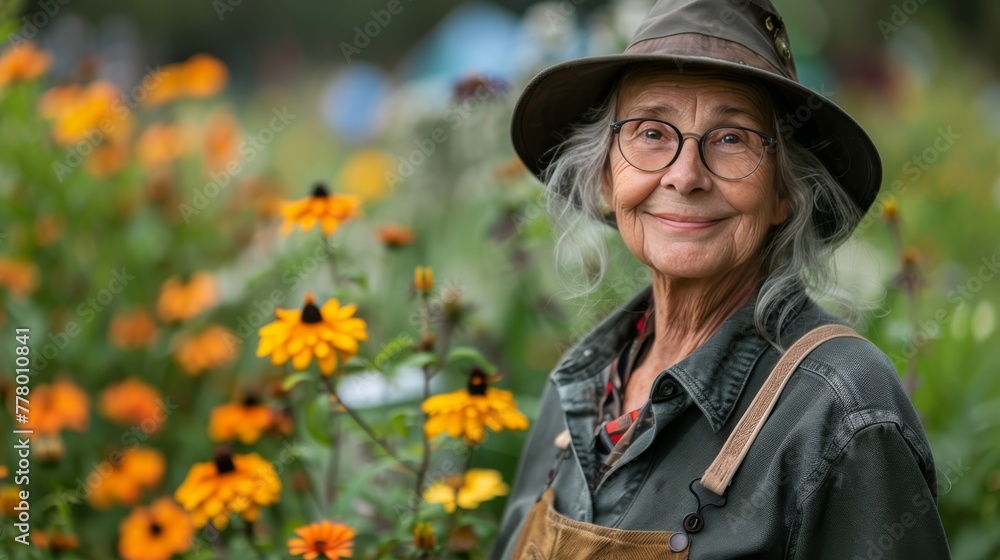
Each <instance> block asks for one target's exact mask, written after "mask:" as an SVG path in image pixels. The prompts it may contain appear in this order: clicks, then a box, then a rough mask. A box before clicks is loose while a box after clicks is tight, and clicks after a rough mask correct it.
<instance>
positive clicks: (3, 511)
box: [0, 484, 21, 517]
mask: <svg viewBox="0 0 1000 560" xmlns="http://www.w3.org/2000/svg"><path fill="white" fill-rule="evenodd" d="M20 503H21V489H20V488H18V487H17V486H14V485H13V484H3V485H0V517H17V513H18V512H17V510H16V509H14V508H15V507H17V505H18V504H20Z"/></svg>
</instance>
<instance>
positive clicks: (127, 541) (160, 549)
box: [118, 498, 194, 560]
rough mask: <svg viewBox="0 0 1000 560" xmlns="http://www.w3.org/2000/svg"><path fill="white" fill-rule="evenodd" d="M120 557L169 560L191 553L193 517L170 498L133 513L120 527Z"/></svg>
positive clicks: (125, 559)
mask: <svg viewBox="0 0 1000 560" xmlns="http://www.w3.org/2000/svg"><path fill="white" fill-rule="evenodd" d="M118 534H119V539H118V554H119V556H121V557H122V558H123V559H124V560H169V558H170V557H171V556H173V555H174V554H181V553H183V552H187V551H188V550H191V545H192V542H193V539H194V525H192V523H191V517H190V516H189V515H188V514H187V512H185V511H184V510H183V509H181V508H180V506H178V505H177V504H176V503H174V501H173V500H171V499H170V498H160V499H158V500H156V501H155V502H153V503H152V505H150V506H149V507H145V508H142V507H140V508H136V509H134V510H132V513H130V514H129V516H128V517H126V518H125V519H124V520H122V522H121V525H119V526H118Z"/></svg>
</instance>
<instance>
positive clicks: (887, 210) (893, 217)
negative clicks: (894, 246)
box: [882, 196, 899, 223]
mask: <svg viewBox="0 0 1000 560" xmlns="http://www.w3.org/2000/svg"><path fill="white" fill-rule="evenodd" d="M882 215H883V216H884V217H885V221H887V222H889V223H894V222H897V221H899V202H897V201H896V197H894V196H890V197H888V198H886V199H885V203H883V204H882Z"/></svg>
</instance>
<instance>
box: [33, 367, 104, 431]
mask: <svg viewBox="0 0 1000 560" xmlns="http://www.w3.org/2000/svg"><path fill="white" fill-rule="evenodd" d="M30 408H31V414H29V415H28V422H27V423H26V424H23V427H24V428H25V429H28V430H32V431H33V433H32V434H29V436H28V437H39V436H46V435H58V434H59V432H60V431H62V430H64V429H70V430H75V431H77V432H83V431H86V429H87V427H88V425H89V424H90V415H89V412H88V411H89V409H90V398H89V397H88V396H87V393H85V392H84V391H83V389H80V387H78V386H77V385H76V384H75V383H73V382H72V381H68V380H58V381H55V382H53V383H52V384H51V385H49V384H47V383H41V384H39V385H37V386H35V387H32V389H31V407H30Z"/></svg>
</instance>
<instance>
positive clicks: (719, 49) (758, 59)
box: [625, 33, 796, 80]
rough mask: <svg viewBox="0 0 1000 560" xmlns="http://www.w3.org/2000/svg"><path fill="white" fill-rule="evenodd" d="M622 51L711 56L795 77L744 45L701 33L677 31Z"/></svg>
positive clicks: (638, 43)
mask: <svg viewBox="0 0 1000 560" xmlns="http://www.w3.org/2000/svg"><path fill="white" fill-rule="evenodd" d="M625 54H659V55H663V56H690V57H695V58H714V59H716V60H722V61H726V62H732V63H733V64H742V65H744V66H752V67H754V68H757V69H758V70H764V71H765V72H770V73H772V74H777V75H779V76H782V77H785V78H788V79H790V80H795V79H796V78H795V77H794V76H792V75H789V73H788V71H786V70H784V69H782V68H779V67H777V66H775V65H774V64H772V63H771V61H769V60H767V59H766V58H764V57H762V56H760V55H759V54H757V53H755V52H754V51H752V50H750V49H748V48H747V47H745V46H743V45H741V44H739V43H736V42H733V41H727V40H725V39H720V38H718V37H712V36H709V35H702V34H700V33H680V34H677V35H670V36H667V37H655V38H652V39H645V40H643V41H639V42H637V43H634V44H632V45H629V47H628V48H627V49H625ZM678 70H681V71H683V70H684V68H683V65H682V64H680V63H678Z"/></svg>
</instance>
